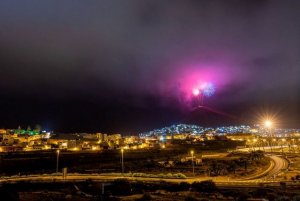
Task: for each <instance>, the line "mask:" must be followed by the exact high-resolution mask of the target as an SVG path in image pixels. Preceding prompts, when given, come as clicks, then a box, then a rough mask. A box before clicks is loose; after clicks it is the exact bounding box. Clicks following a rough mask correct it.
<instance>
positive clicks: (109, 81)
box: [0, 0, 300, 134]
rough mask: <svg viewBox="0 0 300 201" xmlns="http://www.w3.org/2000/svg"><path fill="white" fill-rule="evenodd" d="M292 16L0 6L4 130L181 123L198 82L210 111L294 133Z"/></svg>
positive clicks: (76, 4)
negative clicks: (270, 121) (209, 90)
mask: <svg viewBox="0 0 300 201" xmlns="http://www.w3.org/2000/svg"><path fill="white" fill-rule="evenodd" d="M299 10H300V1H299V0H243V1H241V0H226V1H224V0H209V1H208V0H184V1H183V0H163V1H162V0H126V1H125V0H97V1H82V0H78V1H76V0H72V1H68V0H66V1H61V0H57V1H55V0H43V1H38V0H36V1H33V0H27V1H14V0H7V1H1V2H0V75H1V77H0V111H1V116H0V127H5V128H8V127H17V126H18V125H21V126H23V127H27V125H31V126H32V127H33V126H34V125H35V124H37V123H38V124H41V125H42V126H43V127H44V128H47V129H53V130H55V131H61V132H69V131H102V132H108V133H113V132H121V133H127V134H128V133H136V132H140V131H146V130H149V129H153V128H159V127H161V126H168V125H170V124H173V123H184V122H185V119H186V118H187V117H188V116H189V114H190V112H191V100H190V98H188V96H187V94H188V93H190V91H188V92H187V87H186V86H190V85H189V84H190V83H191V82H193V81H195V77H196V76H198V77H199V79H200V80H202V81H203V80H204V81H209V82H213V83H214V84H215V87H216V93H215V94H214V95H213V96H212V97H209V98H206V99H205V104H206V105H208V106H209V107H212V108H216V109H218V110H222V111H225V112H227V113H230V114H232V115H236V116H239V117H243V118H245V119H247V120H248V121H249V122H251V121H256V120H255V118H256V116H259V115H260V113H267V112H270V113H272V114H278V121H280V122H281V125H282V126H288V127H300V106H299V105H300V93H299V92H300V12H299ZM201 76H202V77H201ZM195 122H196V123H198V124H201V122H197V120H195ZM212 123H213V122H212Z"/></svg>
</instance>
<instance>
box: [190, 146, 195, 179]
mask: <svg viewBox="0 0 300 201" xmlns="http://www.w3.org/2000/svg"><path fill="white" fill-rule="evenodd" d="M191 155H192V167H193V175H194V176H195V167H194V151H193V150H192V151H191Z"/></svg>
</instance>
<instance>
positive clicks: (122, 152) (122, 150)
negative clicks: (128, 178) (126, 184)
mask: <svg viewBox="0 0 300 201" xmlns="http://www.w3.org/2000/svg"><path fill="white" fill-rule="evenodd" d="M121 156H122V159H121V162H122V174H124V149H121Z"/></svg>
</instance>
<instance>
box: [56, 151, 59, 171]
mask: <svg viewBox="0 0 300 201" xmlns="http://www.w3.org/2000/svg"><path fill="white" fill-rule="evenodd" d="M58 160H59V149H58V150H57V151H56V173H58Z"/></svg>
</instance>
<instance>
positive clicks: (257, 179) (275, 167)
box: [0, 155, 288, 186]
mask: <svg viewBox="0 0 300 201" xmlns="http://www.w3.org/2000/svg"><path fill="white" fill-rule="evenodd" d="M269 157H270V159H271V164H270V166H269V167H268V168H267V169H266V170H264V171H263V172H259V173H257V174H255V175H251V176H248V177H244V178H240V179H232V178H229V177H188V178H186V179H166V178H148V177H129V176H126V177H125V176H122V175H121V174H120V175H115V174H114V175H113V174H111V175H101V174H68V176H67V178H65V179H64V178H63V177H62V176H55V175H47V174H45V175H28V176H13V177H2V178H1V179H0V183H3V182H11V183H13V182H18V181H32V182H54V181H56V182H58V181H62V182H63V181H85V180H87V179H92V180H98V181H112V180H115V179H118V178H126V179H129V180H141V181H152V182H155V181H162V180H163V181H166V182H176V183H180V182H183V181H184V182H189V183H192V182H195V181H205V180H212V181H214V182H215V183H216V184H217V185H223V186H230V185H232V186H237V185H241V186H247V185H258V184H259V183H272V182H276V180H275V178H276V176H277V175H278V174H280V173H281V172H283V171H285V170H286V169H287V168H288V162H287V161H286V160H285V159H284V158H282V157H280V156H277V155H270V156H269ZM277 182H278V181H277Z"/></svg>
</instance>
